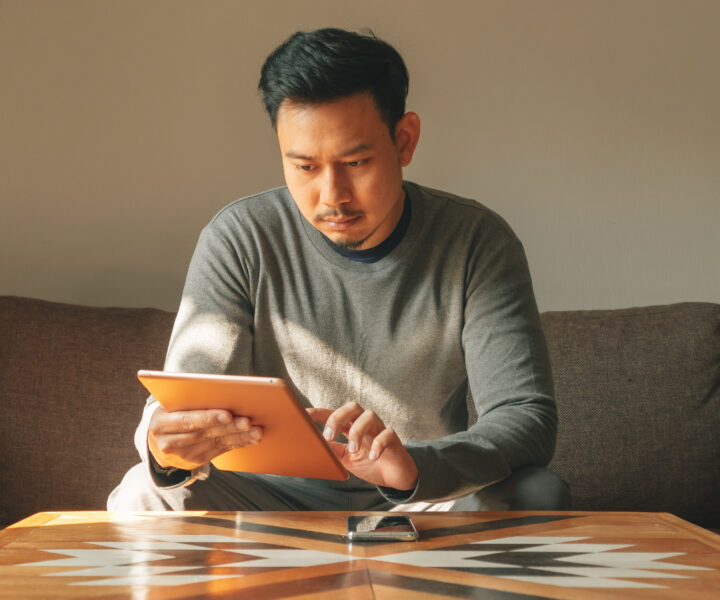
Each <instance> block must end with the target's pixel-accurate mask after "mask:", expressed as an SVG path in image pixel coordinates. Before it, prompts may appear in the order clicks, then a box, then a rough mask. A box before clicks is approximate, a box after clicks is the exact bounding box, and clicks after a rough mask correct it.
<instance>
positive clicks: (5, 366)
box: [0, 296, 173, 526]
mask: <svg viewBox="0 0 720 600" xmlns="http://www.w3.org/2000/svg"><path fill="white" fill-rule="evenodd" d="M172 322H173V315H172V314H170V313H167V312H163V311H160V310H156V309H126V308H90V307H82V306H73V305H67V304H58V303H54V302H45V301H42V300H30V299H27V298H15V297H7V296H6V297H0V331H1V332H2V336H1V337H0V382H2V383H1V386H0V403H1V404H2V419H1V420H0V456H2V460H0V481H2V486H1V487H2V490H1V491H0V526H4V525H7V524H8V523H11V522H14V521H17V520H18V519H20V518H22V517H24V516H26V515H29V514H32V513H34V512H37V511H43V510H56V509H57V510H62V509H101V510H104V509H105V501H106V498H107V495H108V493H109V492H110V491H111V490H112V489H113V487H114V486H115V485H117V484H118V483H119V482H120V479H121V478H122V475H123V473H124V472H125V471H126V470H127V469H128V468H129V467H130V466H132V465H133V464H134V463H136V462H138V460H139V458H138V456H137V452H136V451H135V448H134V446H133V431H134V429H135V427H136V426H137V423H138V422H139V420H140V415H141V413H142V408H143V406H144V404H145V397H146V395H147V394H146V393H145V391H144V388H143V387H142V386H141V385H140V383H139V382H138V381H137V379H136V378H135V372H136V371H137V370H138V369H140V368H158V369H161V368H162V366H163V360H164V354H165V349H166V347H167V342H168V339H169V336H170V330H171V327H172Z"/></svg>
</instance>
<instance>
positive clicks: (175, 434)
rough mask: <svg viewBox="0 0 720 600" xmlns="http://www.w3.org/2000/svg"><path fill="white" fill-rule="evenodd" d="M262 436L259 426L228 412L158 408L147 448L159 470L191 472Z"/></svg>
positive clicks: (153, 418) (250, 444)
mask: <svg viewBox="0 0 720 600" xmlns="http://www.w3.org/2000/svg"><path fill="white" fill-rule="evenodd" d="M262 436H263V429H262V427H258V426H256V425H253V424H252V421H251V420H250V419H248V418H247V417H235V416H233V414H232V413H231V412H230V411H227V410H218V409H211V410H188V411H175V412H168V411H166V410H165V409H164V408H163V407H162V406H158V407H157V409H155V412H154V413H153V415H152V418H151V419H150V428H149V431H148V447H149V448H150V452H152V455H153V456H154V457H155V460H156V461H157V463H158V464H159V465H160V466H161V467H175V468H177V469H186V470H188V471H191V470H192V469H195V468H197V467H200V466H202V465H204V464H207V463H208V462H210V461H211V460H212V459H213V458H215V457H216V456H219V455H221V454H223V453H224V452H227V451H228V450H232V449H233V448H242V447H244V446H254V445H256V444H258V443H259V442H260V440H261V439H262Z"/></svg>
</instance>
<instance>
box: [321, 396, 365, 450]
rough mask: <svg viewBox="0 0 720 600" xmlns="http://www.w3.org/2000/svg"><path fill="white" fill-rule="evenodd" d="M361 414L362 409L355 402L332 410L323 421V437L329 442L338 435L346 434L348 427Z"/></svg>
mask: <svg viewBox="0 0 720 600" xmlns="http://www.w3.org/2000/svg"><path fill="white" fill-rule="evenodd" d="M362 413H363V408H362V406H360V405H359V404H358V403H357V402H349V403H348V404H345V405H344V406H341V407H340V408H338V409H337V410H334V411H333V412H332V413H331V414H330V416H329V417H328V418H327V420H326V421H325V430H324V431H323V437H324V438H325V439H326V440H328V441H330V440H333V439H335V436H336V435H337V434H338V433H343V434H346V433H347V431H348V429H350V426H351V425H352V424H353V422H354V421H355V419H357V418H358V417H359V416H360V415H361V414H362Z"/></svg>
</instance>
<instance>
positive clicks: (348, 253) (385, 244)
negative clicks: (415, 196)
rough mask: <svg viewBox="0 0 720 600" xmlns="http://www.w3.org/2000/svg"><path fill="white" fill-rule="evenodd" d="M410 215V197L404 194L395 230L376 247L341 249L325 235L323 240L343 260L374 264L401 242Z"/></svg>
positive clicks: (408, 223)
mask: <svg viewBox="0 0 720 600" xmlns="http://www.w3.org/2000/svg"><path fill="white" fill-rule="evenodd" d="M410 213H411V210H410V196H409V195H408V194H407V192H406V193H405V200H404V204H403V211H402V215H400V220H399V221H398V224H397V225H395V229H393V231H392V233H391V234H390V235H389V236H388V237H387V238H385V239H384V240H383V241H382V242H380V243H379V244H378V245H377V246H373V247H372V248H367V249H366V250H352V249H350V248H343V247H341V246H338V245H336V244H334V243H333V241H332V240H331V239H330V238H328V237H327V236H325V235H323V239H324V240H325V241H326V242H327V243H328V245H329V246H330V247H331V248H332V249H333V250H335V252H337V253H338V254H340V255H342V256H344V257H345V258H349V259H350V260H354V261H356V262H361V263H375V262H377V261H379V260H380V259H382V258H385V257H386V256H387V255H388V254H390V252H392V251H393V250H394V249H395V248H396V247H397V245H398V244H399V243H400V242H401V241H402V239H403V237H404V236H405V233H406V232H407V230H408V226H409V225H410Z"/></svg>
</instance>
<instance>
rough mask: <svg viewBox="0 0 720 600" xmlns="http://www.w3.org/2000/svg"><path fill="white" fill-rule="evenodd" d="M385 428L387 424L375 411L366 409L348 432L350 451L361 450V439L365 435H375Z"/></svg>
mask: <svg viewBox="0 0 720 600" xmlns="http://www.w3.org/2000/svg"><path fill="white" fill-rule="evenodd" d="M383 429H385V424H384V423H383V422H382V421H381V420H380V417H378V416H377V415H376V414H375V412H374V411H372V410H369V409H368V410H365V411H363V413H362V414H361V415H360V416H359V417H358V418H357V419H355V421H354V422H353V424H352V426H351V427H350V429H349V430H348V432H347V439H348V452H358V451H359V450H360V446H361V445H362V444H361V440H362V439H363V437H365V436H372V437H374V436H375V435H376V434H377V433H378V432H381V431H383Z"/></svg>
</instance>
